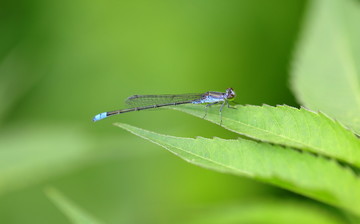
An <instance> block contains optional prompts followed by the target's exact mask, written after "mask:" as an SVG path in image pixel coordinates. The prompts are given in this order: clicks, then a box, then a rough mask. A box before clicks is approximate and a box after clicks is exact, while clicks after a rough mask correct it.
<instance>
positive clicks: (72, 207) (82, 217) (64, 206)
mask: <svg viewBox="0 0 360 224" xmlns="http://www.w3.org/2000/svg"><path fill="white" fill-rule="evenodd" d="M45 194H46V195H47V196H48V198H49V199H50V200H51V201H52V202H53V203H54V204H55V205H56V207H57V208H58V209H59V210H61V211H62V212H63V213H64V215H66V216H67V217H68V218H69V219H70V220H71V222H72V223H75V224H80V223H86V224H88V223H100V222H99V221H98V220H96V219H95V218H94V217H92V216H91V215H90V214H88V213H87V212H86V211H84V210H83V209H81V208H80V207H78V206H77V205H76V204H74V203H73V202H72V201H70V200H69V199H67V198H66V197H65V196H64V195H63V194H61V193H60V192H59V191H58V190H56V189H54V188H51V187H49V188H46V189H45Z"/></svg>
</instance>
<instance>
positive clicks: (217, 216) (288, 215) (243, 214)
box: [186, 200, 349, 224]
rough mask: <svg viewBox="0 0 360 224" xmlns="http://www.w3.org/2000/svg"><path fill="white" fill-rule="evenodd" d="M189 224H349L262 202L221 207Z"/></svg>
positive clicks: (326, 214)
mask: <svg viewBox="0 0 360 224" xmlns="http://www.w3.org/2000/svg"><path fill="white" fill-rule="evenodd" d="M186 223H188V224H218V223H221V224H234V223H238V224H241V223H244V224H245V223H252V224H263V223H266V224H282V223H283V224H288V223H292V224H303V223H307V224H312V223H313V224H345V223H349V222H347V221H345V220H344V219H343V218H340V217H339V216H337V215H336V214H334V212H330V211H328V210H326V209H324V208H321V207H320V206H315V205H314V204H311V203H304V202H300V201H284V200H260V201H256V202H252V201H251V202H247V203H243V204H241V205H228V206H222V207H220V206H218V208H213V209H210V211H205V212H202V213H200V214H199V215H196V216H195V218H193V219H190V220H187V221H186Z"/></svg>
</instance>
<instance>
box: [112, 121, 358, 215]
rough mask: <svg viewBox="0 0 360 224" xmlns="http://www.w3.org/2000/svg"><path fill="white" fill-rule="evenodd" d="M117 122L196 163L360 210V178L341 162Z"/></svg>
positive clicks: (240, 141)
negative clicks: (155, 131)
mask: <svg viewBox="0 0 360 224" xmlns="http://www.w3.org/2000/svg"><path fill="white" fill-rule="evenodd" d="M116 125H117V126H119V127H121V128H123V129H125V130H127V131H129V132H131V133H133V134H135V135H138V136H140V137H142V138H145V139H147V140H149V141H151V142H153V143H156V144H158V145H160V146H162V147H164V148H166V149H167V150H169V151H170V152H172V153H174V154H175V155H177V156H179V157H181V158H183V159H184V160H186V161H188V162H190V163H193V164H196V165H199V166H202V167H205V168H209V169H213V170H216V171H220V172H226V173H233V174H236V175H242V176H248V177H251V178H254V179H257V180H261V181H264V182H267V183H271V184H274V185H276V186H279V187H283V188H286V189H288V190H291V191H294V192H297V193H300V194H303V195H306V196H309V197H311V198H314V199H317V200H320V201H323V202H326V203H328V204H331V205H335V206H338V207H342V208H345V209H347V210H348V211H351V212H353V213H355V214H358V215H360V179H359V178H358V177H357V176H356V175H355V174H354V173H353V171H352V170H350V169H349V168H346V167H342V166H340V165H339V164H338V163H337V162H336V161H333V160H329V159H326V158H323V157H318V156H315V155H312V154H309V153H305V152H299V151H296V150H292V149H288V148H283V147H280V146H277V145H271V144H268V143H258V142H254V141H250V140H245V139H237V140H224V139H219V138H215V139H206V138H201V137H199V138H196V139H192V138H179V137H173V136H167V135H161V134H157V133H154V132H150V131H146V130H143V129H140V128H136V127H133V126H130V125H127V124H116Z"/></svg>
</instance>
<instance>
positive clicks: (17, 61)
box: [0, 44, 44, 123]
mask: <svg viewBox="0 0 360 224" xmlns="http://www.w3.org/2000/svg"><path fill="white" fill-rule="evenodd" d="M25 46H26V44H22V45H21V44H19V45H18V46H16V47H14V48H13V49H12V50H11V51H10V52H9V53H8V54H7V55H6V57H5V58H4V59H3V60H2V61H0V74H1V75H0V102H1V106H0V123H1V122H2V120H3V119H4V117H5V115H6V114H7V113H8V112H9V111H10V110H11V108H12V107H14V105H15V104H16V103H17V102H18V101H19V99H21V97H24V96H25V94H26V93H28V92H29V90H31V89H32V88H34V86H35V85H36V84H37V83H38V82H39V80H40V79H41V78H42V77H43V76H44V73H43V72H40V71H39V70H37V71H35V72H34V74H31V75H30V74H29V73H30V71H32V70H34V68H33V66H34V64H35V63H34V61H32V60H31V57H33V55H31V56H29V55H27V54H28V52H27V51H26V50H24V48H25V49H26V47H25Z"/></svg>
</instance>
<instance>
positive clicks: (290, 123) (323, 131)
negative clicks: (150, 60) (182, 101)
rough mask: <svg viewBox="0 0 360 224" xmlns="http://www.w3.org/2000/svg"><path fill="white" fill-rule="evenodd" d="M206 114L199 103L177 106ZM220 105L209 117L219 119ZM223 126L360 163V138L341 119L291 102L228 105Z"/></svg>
mask: <svg viewBox="0 0 360 224" xmlns="http://www.w3.org/2000/svg"><path fill="white" fill-rule="evenodd" d="M173 108H174V109H176V110H180V111H183V112H186V113H189V114H192V115H194V116H198V117H203V116H204V109H203V107H199V106H197V105H186V106H177V107H173ZM218 110H219V109H218V108H211V109H210V110H209V111H208V113H207V116H206V119H207V120H209V121H212V122H214V123H219V119H220V116H219V112H218ZM222 120H223V122H222V126H223V127H224V128H227V129H229V130H230V131H233V132H236V133H239V134H242V135H245V136H247V137H250V138H253V139H257V140H260V141H265V142H270V143H275V144H281V145H285V146H289V147H293V148H297V149H301V150H307V151H310V152H314V153H317V154H320V155H325V156H328V157H332V158H334V159H337V160H341V161H343V162H345V163H348V164H351V165H353V166H357V167H360V140H359V139H358V138H357V137H356V136H355V135H354V134H353V133H351V132H350V131H349V130H347V129H345V128H344V127H343V126H342V125H341V124H339V123H338V122H335V121H333V120H332V119H330V118H328V117H327V116H325V115H324V114H321V113H314V112H311V111H309V110H306V109H305V108H301V109H297V108H293V107H289V106H277V107H272V106H267V105H264V106H261V107H260V106H249V105H248V106H241V105H237V106H236V109H231V108H224V109H223V112H222Z"/></svg>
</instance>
